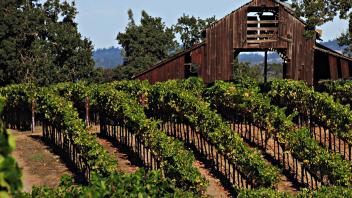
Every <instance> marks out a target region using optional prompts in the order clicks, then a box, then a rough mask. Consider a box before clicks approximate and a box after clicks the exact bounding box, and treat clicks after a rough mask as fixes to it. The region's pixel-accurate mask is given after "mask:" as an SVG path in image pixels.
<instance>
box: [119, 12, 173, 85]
mask: <svg viewBox="0 0 352 198" xmlns="http://www.w3.org/2000/svg"><path fill="white" fill-rule="evenodd" d="M128 17H129V23H128V25H127V27H126V30H125V32H123V33H122V32H120V33H119V34H118V35H117V38H116V39H117V41H118V43H119V44H120V45H121V46H122V48H123V49H124V57H125V59H124V65H123V66H121V67H119V68H118V69H117V78H118V79H121V78H130V77H132V76H133V75H134V74H136V73H138V72H141V71H143V70H145V69H146V68H148V66H151V65H153V64H155V63H157V62H158V61H161V60H163V59H164V58H166V57H167V56H168V55H169V53H170V50H172V49H175V47H176V46H177V43H176V42H175V41H174V38H175V35H174V34H173V31H172V28H168V27H166V25H165V24H164V22H163V21H162V19H161V18H159V17H152V16H150V15H149V14H148V13H147V12H146V11H142V18H141V20H140V24H136V23H135V20H134V17H133V12H132V10H129V11H128Z"/></svg>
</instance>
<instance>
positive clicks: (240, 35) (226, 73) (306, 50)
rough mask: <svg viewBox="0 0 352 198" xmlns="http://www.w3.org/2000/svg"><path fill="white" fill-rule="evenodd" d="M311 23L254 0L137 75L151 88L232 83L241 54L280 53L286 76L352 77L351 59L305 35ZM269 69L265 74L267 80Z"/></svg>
mask: <svg viewBox="0 0 352 198" xmlns="http://www.w3.org/2000/svg"><path fill="white" fill-rule="evenodd" d="M305 30H306V24H305V22H304V21H303V20H301V19H300V18H297V17H295V16H294V12H293V10H292V9H291V8H290V6H288V5H287V4H285V3H282V2H280V1H278V0H253V1H251V2H249V3H247V4H245V5H243V6H242V7H240V8H239V9H237V10H235V11H233V12H232V13H230V14H229V15H227V16H225V17H224V18H222V19H220V20H218V21H217V22H216V23H214V24H213V25H212V26H211V27H210V28H208V29H206V30H205V42H204V43H201V44H198V45H195V46H193V47H192V48H190V49H187V50H185V51H183V52H181V53H178V54H176V55H174V56H172V57H170V58H168V59H167V60H164V61H162V62H160V63H158V64H157V65H154V66H152V67H150V69H148V70H146V71H144V72H142V73H140V74H138V75H136V76H135V78H136V79H141V80H149V81H150V82H151V83H155V82H157V81H166V80H169V79H184V78H188V77H190V76H199V77H201V78H203V80H204V81H205V82H206V83H211V82H214V81H215V80H225V81H229V80H232V79H233V61H234V59H235V58H236V57H237V56H238V54H239V53H240V52H254V51H255V52H257V51H263V52H265V55H266V58H265V60H266V61H265V62H267V52H268V51H269V52H270V51H275V52H277V53H278V54H279V55H280V57H281V58H282V59H283V75H284V76H283V77H284V78H289V79H295V80H305V81H307V82H308V83H309V84H311V85H313V84H315V83H317V82H318V81H319V80H323V79H324V80H325V79H333V80H336V79H343V78H349V77H351V76H352V59H351V58H348V57H346V56H344V55H342V54H340V53H337V52H335V51H334V50H331V49H329V48H327V47H324V46H322V45H321V44H319V43H318V42H317V41H316V39H317V36H318V34H317V35H316V36H315V37H314V38H310V39H307V38H306V37H305V36H304V32H305ZM266 72H267V64H265V68H264V73H265V76H266Z"/></svg>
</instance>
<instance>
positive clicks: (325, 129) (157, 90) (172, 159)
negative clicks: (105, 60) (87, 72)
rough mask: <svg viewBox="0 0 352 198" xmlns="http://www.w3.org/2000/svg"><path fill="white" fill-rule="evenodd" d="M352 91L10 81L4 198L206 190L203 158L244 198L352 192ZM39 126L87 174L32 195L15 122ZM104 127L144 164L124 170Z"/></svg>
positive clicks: (1, 168)
mask: <svg viewBox="0 0 352 198" xmlns="http://www.w3.org/2000/svg"><path fill="white" fill-rule="evenodd" d="M351 88H352V83H350V82H326V83H322V84H320V85H319V86H318V87H317V88H315V89H314V88H312V87H309V86H307V85H306V84H305V83H304V82H299V81H292V80H275V81H273V82H270V83H266V84H255V83H253V82H247V81H243V82H241V83H231V82H223V81H218V82H215V83H213V84H211V85H206V84H204V83H203V81H202V80H200V79H198V78H189V79H187V80H182V81H176V80H171V81H167V82H163V83H156V84H155V85H151V84H149V83H148V82H147V81H116V82H113V83H108V84H88V83H85V82H78V83H60V84H56V85H52V86H49V87H36V86H33V85H30V84H20V85H11V86H7V87H3V88H0V103H2V104H3V105H0V106H3V107H2V108H0V109H2V119H3V124H1V125H0V127H1V128H0V129H2V131H1V132H0V138H1V139H0V148H1V150H0V197H7V196H10V197H11V196H12V197H202V196H206V195H207V194H206V189H207V186H208V185H209V181H208V180H207V179H206V178H205V177H204V176H203V175H202V174H201V173H200V170H199V169H198V168H197V167H195V166H194V164H195V161H196V160H199V161H201V162H204V163H207V164H210V165H211V166H210V169H211V171H212V172H213V173H214V175H216V177H218V178H219V179H220V180H221V181H222V184H223V185H224V186H225V187H226V189H228V190H229V191H230V192H231V195H232V196H236V197H352V188H351V187H352V109H351V104H352V100H351V96H352V89H351ZM38 126H40V127H41V128H42V135H43V138H44V139H45V142H46V143H47V144H48V145H50V147H53V148H55V149H57V150H59V151H60V157H61V158H64V159H66V160H67V161H69V162H70V163H71V164H72V165H73V166H74V169H75V172H76V173H77V175H78V176H79V177H78V178H79V179H77V181H74V182H73V180H72V178H67V177H63V178H62V181H61V183H60V185H59V187H57V188H49V187H35V188H33V190H32V192H31V193H23V192H21V188H22V184H21V181H20V177H21V174H20V170H19V168H18V166H17V165H16V162H15V160H14V158H12V157H11V155H10V153H11V151H13V149H14V144H13V141H14V140H13V137H12V135H11V134H10V133H9V132H6V130H5V128H11V129H17V130H28V129H32V130H34V128H35V127H38ZM93 126H96V127H99V129H100V130H99V134H98V135H99V136H101V137H104V138H106V139H109V140H111V141H112V142H114V144H116V145H119V146H121V147H124V148H126V149H128V150H129V151H130V153H132V154H133V155H134V156H136V157H137V158H138V159H139V160H140V161H141V162H142V166H143V167H142V168H140V169H139V170H138V171H137V172H135V173H128V174H127V173H121V172H119V171H117V166H118V161H116V160H115V158H114V157H113V156H112V155H111V153H109V152H108V151H107V150H106V149H104V147H103V146H102V145H101V144H100V143H99V142H98V141H97V134H96V133H92V132H91V131H90V130H89V129H90V128H91V127H93ZM287 183H289V184H292V186H291V187H286V186H285V185H286V184H287Z"/></svg>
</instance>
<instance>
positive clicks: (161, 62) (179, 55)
mask: <svg viewBox="0 0 352 198" xmlns="http://www.w3.org/2000/svg"><path fill="white" fill-rule="evenodd" d="M204 45H205V43H204V42H202V43H199V44H196V45H194V46H193V47H191V48H189V49H186V50H183V51H181V52H179V53H176V54H174V55H172V56H170V57H168V58H166V59H164V60H162V61H160V62H158V63H156V64H155V65H154V66H152V67H150V68H149V69H147V70H145V71H143V72H141V73H139V74H136V75H134V76H133V77H132V78H136V77H138V76H141V75H143V74H145V73H148V72H150V71H152V70H154V69H156V68H158V67H161V66H163V65H164V64H165V63H168V62H170V61H173V60H175V59H177V58H179V57H181V56H183V55H185V54H186V53H188V52H191V51H193V50H195V49H198V48H200V47H202V46H204Z"/></svg>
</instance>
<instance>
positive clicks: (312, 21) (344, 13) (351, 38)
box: [292, 0, 352, 56]
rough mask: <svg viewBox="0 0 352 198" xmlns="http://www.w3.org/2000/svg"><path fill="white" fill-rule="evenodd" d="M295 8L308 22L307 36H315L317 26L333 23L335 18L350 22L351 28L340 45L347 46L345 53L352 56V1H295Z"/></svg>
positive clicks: (341, 37) (340, 41) (341, 38)
mask: <svg viewBox="0 0 352 198" xmlns="http://www.w3.org/2000/svg"><path fill="white" fill-rule="evenodd" d="M292 2H293V7H294V8H295V10H296V14H297V15H298V16H302V17H305V18H306V19H307V20H306V21H307V29H308V31H307V36H310V37H311V36H312V35H313V34H315V32H314V30H315V27H316V26H320V25H323V24H324V23H326V22H329V21H332V20H333V19H334V17H336V16H339V17H340V19H346V20H349V27H348V29H347V31H346V33H343V34H342V35H341V36H340V38H339V39H338V41H339V44H340V45H341V46H342V45H347V46H348V48H347V49H346V51H345V53H346V54H347V55H350V56H351V55H352V1H351V0H329V1H326V0H315V1H306V0H293V1H292Z"/></svg>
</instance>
